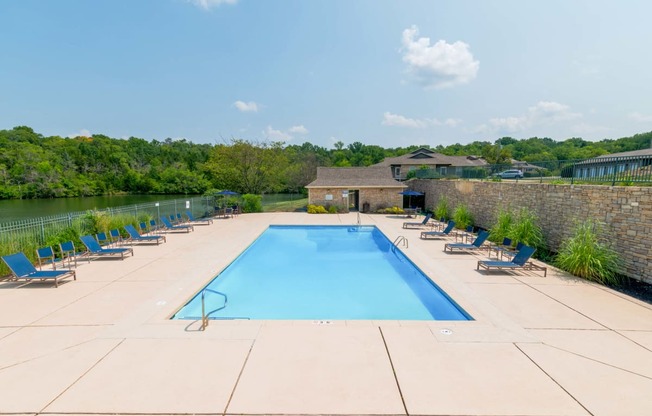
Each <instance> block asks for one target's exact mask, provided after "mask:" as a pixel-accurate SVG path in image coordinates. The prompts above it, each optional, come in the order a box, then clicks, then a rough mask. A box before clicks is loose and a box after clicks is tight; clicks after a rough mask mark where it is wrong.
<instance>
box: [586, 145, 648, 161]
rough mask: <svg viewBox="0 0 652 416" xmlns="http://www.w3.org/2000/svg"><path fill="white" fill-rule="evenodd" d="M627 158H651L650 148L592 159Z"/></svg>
mask: <svg viewBox="0 0 652 416" xmlns="http://www.w3.org/2000/svg"><path fill="white" fill-rule="evenodd" d="M627 156H652V148H650V147H648V148H647V149H640V150H631V151H629V152H620V153H611V154H608V155H602V156H598V157H595V158H594V159H603V158H606V157H627Z"/></svg>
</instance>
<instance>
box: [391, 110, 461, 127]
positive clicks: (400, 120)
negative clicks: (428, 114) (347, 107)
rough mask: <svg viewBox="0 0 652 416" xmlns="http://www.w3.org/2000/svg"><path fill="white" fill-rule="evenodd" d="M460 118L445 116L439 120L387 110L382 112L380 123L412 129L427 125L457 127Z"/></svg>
mask: <svg viewBox="0 0 652 416" xmlns="http://www.w3.org/2000/svg"><path fill="white" fill-rule="evenodd" d="M461 122H462V120H460V119H457V118H447V119H446V120H443V121H442V120H439V119H436V118H425V119H417V118H409V117H405V116H402V115H400V114H392V113H390V112H388V111H386V112H385V113H383V121H382V122H381V124H382V125H383V126H397V127H409V128H413V129H423V128H426V127H428V126H447V127H457V126H458V125H459V124H460V123H461Z"/></svg>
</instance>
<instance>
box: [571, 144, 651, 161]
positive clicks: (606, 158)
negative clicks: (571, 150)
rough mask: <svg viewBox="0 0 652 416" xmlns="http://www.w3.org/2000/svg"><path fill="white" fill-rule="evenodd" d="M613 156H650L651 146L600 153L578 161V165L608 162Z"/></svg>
mask: <svg viewBox="0 0 652 416" xmlns="http://www.w3.org/2000/svg"><path fill="white" fill-rule="evenodd" d="M615 157H625V158H638V157H644V158H649V157H652V148H647V149H639V150H631V151H629V152H620V153H610V154H607V155H602V156H596V157H592V158H591V159H586V160H583V161H581V162H578V163H577V164H578V165H583V164H589V163H605V162H606V163H609V162H611V160H610V159H611V158H615Z"/></svg>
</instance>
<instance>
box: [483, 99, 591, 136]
mask: <svg viewBox="0 0 652 416" xmlns="http://www.w3.org/2000/svg"><path fill="white" fill-rule="evenodd" d="M581 117H582V114H580V113H575V112H572V111H571V109H570V107H569V106H567V105H565V104H560V103H557V102H554V101H539V102H538V103H537V104H536V105H534V106H532V107H529V108H528V111H527V113H526V114H524V115H520V116H510V117H498V118H492V119H490V120H489V126H487V125H486V124H483V125H481V126H478V127H477V128H476V131H478V132H484V131H489V132H505V133H515V132H519V131H524V130H527V129H529V128H532V127H537V126H542V125H550V124H555V123H560V122H565V121H569V120H575V119H578V118H581Z"/></svg>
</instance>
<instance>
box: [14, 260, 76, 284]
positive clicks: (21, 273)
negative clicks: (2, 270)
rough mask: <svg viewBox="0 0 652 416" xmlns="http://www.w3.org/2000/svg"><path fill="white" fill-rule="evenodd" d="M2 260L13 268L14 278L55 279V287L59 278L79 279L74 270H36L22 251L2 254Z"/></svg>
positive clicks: (31, 279) (30, 279) (32, 279)
mask: <svg viewBox="0 0 652 416" xmlns="http://www.w3.org/2000/svg"><path fill="white" fill-rule="evenodd" d="M2 261H4V262H5V264H6V265H7V267H9V270H11V274H12V276H13V280H29V281H34V280H40V281H45V280H54V287H59V279H65V278H67V277H72V278H73V279H74V280H77V274H76V273H75V271H74V270H36V267H34V265H33V264H32V263H31V262H30V261H29V259H28V258H27V256H26V255H25V254H24V253H22V252H20V253H16V254H10V255H8V256H2Z"/></svg>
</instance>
